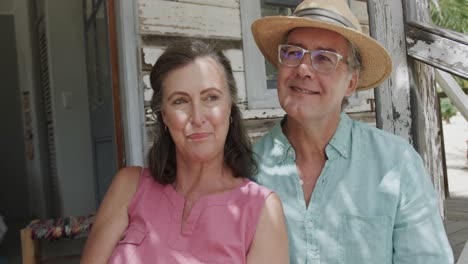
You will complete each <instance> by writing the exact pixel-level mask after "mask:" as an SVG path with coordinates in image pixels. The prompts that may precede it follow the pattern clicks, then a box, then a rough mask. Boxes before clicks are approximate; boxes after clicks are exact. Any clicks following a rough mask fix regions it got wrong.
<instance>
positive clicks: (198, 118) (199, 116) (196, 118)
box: [190, 104, 205, 126]
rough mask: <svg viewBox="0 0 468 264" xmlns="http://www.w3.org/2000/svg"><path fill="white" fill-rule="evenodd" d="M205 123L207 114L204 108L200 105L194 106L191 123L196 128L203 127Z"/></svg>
mask: <svg viewBox="0 0 468 264" xmlns="http://www.w3.org/2000/svg"><path fill="white" fill-rule="evenodd" d="M204 122H205V114H204V110H203V107H202V106H201V105H200V104H193V105H192V115H191V117H190V123H191V124H192V125H194V126H201V125H203V123H204Z"/></svg>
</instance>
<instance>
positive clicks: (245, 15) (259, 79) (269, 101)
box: [240, 0, 280, 111]
mask: <svg viewBox="0 0 468 264" xmlns="http://www.w3.org/2000/svg"><path fill="white" fill-rule="evenodd" d="M240 10H241V21H242V43H243V47H244V62H245V83H246V89H247V98H248V106H249V108H250V109H264V108H279V107H280V105H279V102H278V97H277V92H276V89H267V84H266V69H265V59H264V57H263V55H262V54H261V53H260V51H259V49H258V48H257V45H256V44H255V41H254V39H253V36H252V32H251V30H250V27H251V25H252V22H253V21H255V20H256V19H257V18H260V17H261V10H260V1H253V0H240ZM260 111H261V110H260Z"/></svg>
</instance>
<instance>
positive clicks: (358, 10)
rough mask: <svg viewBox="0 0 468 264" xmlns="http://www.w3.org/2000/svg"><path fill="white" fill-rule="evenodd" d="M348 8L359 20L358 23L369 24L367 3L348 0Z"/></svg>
mask: <svg viewBox="0 0 468 264" xmlns="http://www.w3.org/2000/svg"><path fill="white" fill-rule="evenodd" d="M349 8H350V9H351V11H352V12H353V14H354V15H355V16H356V17H357V19H358V20H359V24H361V26H362V25H369V16H368V15H367V3H365V2H361V1H356V0H352V1H350V2H349Z"/></svg>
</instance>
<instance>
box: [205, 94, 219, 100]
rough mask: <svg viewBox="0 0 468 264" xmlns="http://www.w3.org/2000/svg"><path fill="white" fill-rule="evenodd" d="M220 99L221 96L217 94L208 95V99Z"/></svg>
mask: <svg viewBox="0 0 468 264" xmlns="http://www.w3.org/2000/svg"><path fill="white" fill-rule="evenodd" d="M218 99H219V96H217V95H210V96H208V101H217V100H218Z"/></svg>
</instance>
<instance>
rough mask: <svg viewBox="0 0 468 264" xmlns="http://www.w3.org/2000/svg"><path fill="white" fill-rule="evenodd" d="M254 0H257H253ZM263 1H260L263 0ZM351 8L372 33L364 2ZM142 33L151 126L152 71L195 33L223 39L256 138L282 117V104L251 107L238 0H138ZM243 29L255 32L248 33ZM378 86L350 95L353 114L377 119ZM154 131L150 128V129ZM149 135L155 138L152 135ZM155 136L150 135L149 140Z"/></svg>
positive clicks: (354, 4)
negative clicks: (181, 40)
mask: <svg viewBox="0 0 468 264" xmlns="http://www.w3.org/2000/svg"><path fill="white" fill-rule="evenodd" d="M252 1H255V0H252ZM258 1H259V0H258ZM350 6H351V9H352V10H353V12H354V13H355V14H356V16H357V17H358V19H359V21H360V23H361V25H362V27H363V30H364V31H365V32H366V33H368V28H369V27H368V24H369V20H368V16H367V6H366V3H365V2H362V1H356V0H352V1H351V5H350ZM138 19H139V28H138V30H139V34H140V36H141V43H140V52H141V63H142V65H141V69H142V72H141V76H142V80H143V84H144V85H143V86H144V101H145V113H146V125H147V127H148V128H150V127H151V125H152V123H153V121H154V120H153V119H152V114H151V110H150V109H149V101H150V99H151V96H152V89H151V87H150V83H149V71H150V70H151V66H152V65H153V64H154V63H155V61H156V60H157V58H158V57H159V56H160V55H161V53H162V52H163V51H164V49H165V47H167V46H168V45H170V43H171V42H173V41H174V40H176V39H178V38H185V37H193V38H200V39H212V40H217V41H219V42H220V44H221V46H222V47H223V49H224V50H225V54H226V55H227V57H228V58H229V59H230V60H231V63H232V66H233V70H234V77H235V79H236V83H237V86H238V90H239V102H238V104H239V106H240V107H241V109H242V110H243V115H244V118H245V119H246V125H247V128H248V131H249V133H250V135H251V137H252V138H253V139H256V138H258V137H260V136H261V135H262V134H263V133H265V132H266V131H268V129H269V128H270V127H271V126H272V125H273V124H274V121H275V120H277V119H278V118H280V117H281V116H282V115H283V114H284V112H283V111H282V110H281V109H260V110H258V109H257V110H250V109H247V95H246V89H248V87H246V83H245V77H244V59H243V48H242V34H243V32H241V15H240V6H239V0H174V1H171V0H138ZM244 34H251V33H250V32H244ZM373 100H374V92H373V90H370V91H364V92H360V93H359V97H358V98H350V106H349V107H348V109H347V112H349V113H351V115H352V116H353V117H354V118H357V119H362V120H364V121H368V122H371V123H374V122H375V115H374V112H373V111H374V106H373V105H374V103H373ZM148 132H149V131H148ZM148 135H149V139H151V134H148ZM149 141H151V140H149Z"/></svg>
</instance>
